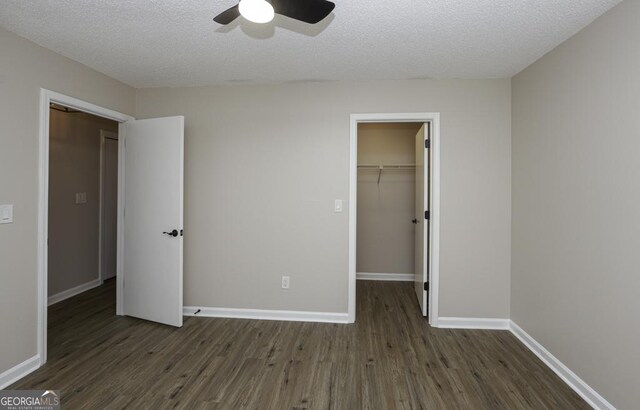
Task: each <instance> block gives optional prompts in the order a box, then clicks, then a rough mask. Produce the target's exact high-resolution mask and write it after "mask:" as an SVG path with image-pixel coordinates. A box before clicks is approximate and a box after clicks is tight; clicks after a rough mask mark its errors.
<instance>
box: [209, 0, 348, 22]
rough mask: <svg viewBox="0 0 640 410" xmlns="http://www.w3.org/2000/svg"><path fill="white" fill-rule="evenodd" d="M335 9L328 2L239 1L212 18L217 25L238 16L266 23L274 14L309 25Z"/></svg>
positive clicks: (332, 4)
mask: <svg viewBox="0 0 640 410" xmlns="http://www.w3.org/2000/svg"><path fill="white" fill-rule="evenodd" d="M335 7H336V5H335V3H333V2H330V1H328V0H240V3H239V4H237V5H235V6H233V7H231V8H230V9H227V10H225V11H223V12H222V13H220V14H218V15H217V16H216V17H214V19H213V21H215V22H216V23H218V24H225V25H226V24H229V23H231V22H232V21H233V20H235V19H237V18H238V17H239V16H240V15H242V17H244V18H246V19H247V20H249V21H252V22H254V23H268V22H270V21H271V20H273V17H274V15H275V14H282V15H283V16H287V17H291V18H292V19H296V20H300V21H303V22H305V23H309V24H316V23H318V22H320V21H322V20H323V19H324V18H325V17H327V16H328V15H329V13H331V11H333V9H334V8H335Z"/></svg>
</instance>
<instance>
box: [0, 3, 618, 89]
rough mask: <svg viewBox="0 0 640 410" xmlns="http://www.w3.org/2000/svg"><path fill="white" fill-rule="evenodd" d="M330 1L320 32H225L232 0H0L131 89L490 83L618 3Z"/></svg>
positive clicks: (23, 27)
mask: <svg viewBox="0 0 640 410" xmlns="http://www.w3.org/2000/svg"><path fill="white" fill-rule="evenodd" d="M334 2H335V3H336V9H335V10H334V12H333V14H332V15H330V16H329V17H327V18H326V19H325V20H324V21H322V22H321V23H319V24H317V25H307V24H304V23H300V22H297V21H295V20H291V19H288V18H286V17H282V16H276V19H275V20H274V21H273V22H271V23H270V24H267V25H264V26H260V25H255V24H253V23H250V22H248V21H245V20H244V19H242V18H240V19H238V20H236V21H235V22H234V23H232V24H231V25H229V26H226V27H223V26H220V25H218V24H216V23H214V22H213V21H212V18H213V17H214V16H215V15H216V14H217V13H218V12H220V11H222V10H225V9H227V8H228V7H230V6H232V5H234V4H236V1H235V0H208V1H207V0H162V1H158V0H119V1H115V0H112V1H107V0H0V26H2V27H4V28H6V29H7V30H9V31H12V32H14V33H16V34H18V35H20V36H22V37H25V38H28V39H30V40H32V41H34V42H36V43H38V44H40V45H42V46H44V47H47V48H49V49H51V50H53V51H56V52H58V53H60V54H63V55H65V56H67V57H70V58H72V59H74V60H77V61H79V62H81V63H83V64H86V65H88V66H90V67H93V68H94V69H96V70H98V71H100V72H103V73H105V74H107V75H109V76H111V77H114V78H116V79H118V80H120V81H123V82H125V83H127V84H129V85H132V86H134V87H160V86H193V85H207V84H238V83H280V82H300V81H325V80H327V81H330V80H382V79H411V78H498V77H510V76H512V75H514V74H516V73H518V72H519V71H520V70H522V69H523V68H525V67H526V66H528V65H529V64H531V63H532V62H534V61H535V60H536V59H538V58H539V57H541V56H542V55H544V54H545V53H546V52H548V51H550V50H551V49H553V48H554V47H555V46H557V45H558V44H560V43H561V42H563V41H564V40H566V39H567V38H569V37H570V36H571V35H573V34H575V33H576V32H577V31H579V30H580V29H581V28H583V27H584V26H586V25H587V24H589V23H590V22H591V21H593V20H594V19H595V18H596V17H598V16H600V15H601V14H603V13H604V12H606V11H607V10H609V9H610V8H611V7H613V6H615V5H616V4H617V3H619V2H620V0H394V1H388V0H377V1H373V0H334ZM0 52H1V50H0ZM0 55H1V54H0ZM0 58H1V57H0Z"/></svg>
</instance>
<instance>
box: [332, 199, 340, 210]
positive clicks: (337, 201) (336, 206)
mask: <svg viewBox="0 0 640 410" xmlns="http://www.w3.org/2000/svg"><path fill="white" fill-rule="evenodd" d="M333 212H342V199H336V204H335V207H334V208H333Z"/></svg>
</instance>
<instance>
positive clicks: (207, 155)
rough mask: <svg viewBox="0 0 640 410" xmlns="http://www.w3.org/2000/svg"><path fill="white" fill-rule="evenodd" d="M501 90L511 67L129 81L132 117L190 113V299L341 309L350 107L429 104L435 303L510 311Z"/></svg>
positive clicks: (506, 117)
mask: <svg viewBox="0 0 640 410" xmlns="http://www.w3.org/2000/svg"><path fill="white" fill-rule="evenodd" d="M510 95H511V89H510V81H509V80H508V79H503V80H477V81H474V80H452V81H436V80H416V81H392V82H375V83H367V82H363V83H305V84H288V85H266V86H229V87H225V86H220V87H198V88H160V89H143V90H138V92H137V103H136V115H137V116H139V117H141V118H148V117H157V116H168V115H184V116H185V117H186V131H185V156H186V157H185V273H184V274H185V284H184V285H185V295H184V297H185V299H184V300H185V304H186V305H201V306H214V307H229V308H257V309H288V310H307V311H320V312H346V311H347V287H348V253H347V252H348V243H347V241H348V213H347V212H344V213H334V212H333V205H334V200H335V199H343V200H344V201H345V202H344V206H345V209H347V208H348V194H349V114H351V113H363V112H429V111H431V112H440V113H441V120H442V154H441V155H442V157H441V161H442V193H441V196H442V205H441V208H442V219H441V306H440V309H441V310H440V312H441V315H442V316H463V317H464V316H466V317H493V318H508V317H509V289H510V284H509V269H510V263H511V262H510V229H511V228H510V224H511V176H510V170H511V160H510V158H511V136H510V131H511V103H510ZM282 275H290V276H291V288H290V289H289V290H282V289H281V288H280V278H281V276H282Z"/></svg>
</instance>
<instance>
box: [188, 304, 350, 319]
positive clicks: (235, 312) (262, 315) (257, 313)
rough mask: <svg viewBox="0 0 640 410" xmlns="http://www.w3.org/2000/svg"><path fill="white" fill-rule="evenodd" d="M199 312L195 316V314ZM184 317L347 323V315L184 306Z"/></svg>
mask: <svg viewBox="0 0 640 410" xmlns="http://www.w3.org/2000/svg"><path fill="white" fill-rule="evenodd" d="M198 310H199V312H198V313H197V314H196V313H195V312H196V311H198ZM183 312H184V315H185V316H201V317H219V318H233V319H257V320H282V321H290V322H324V323H349V315H348V314H347V313H324V312H301V311H294V310H262V309H229V308H215V307H202V306H185V307H184V309H183Z"/></svg>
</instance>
